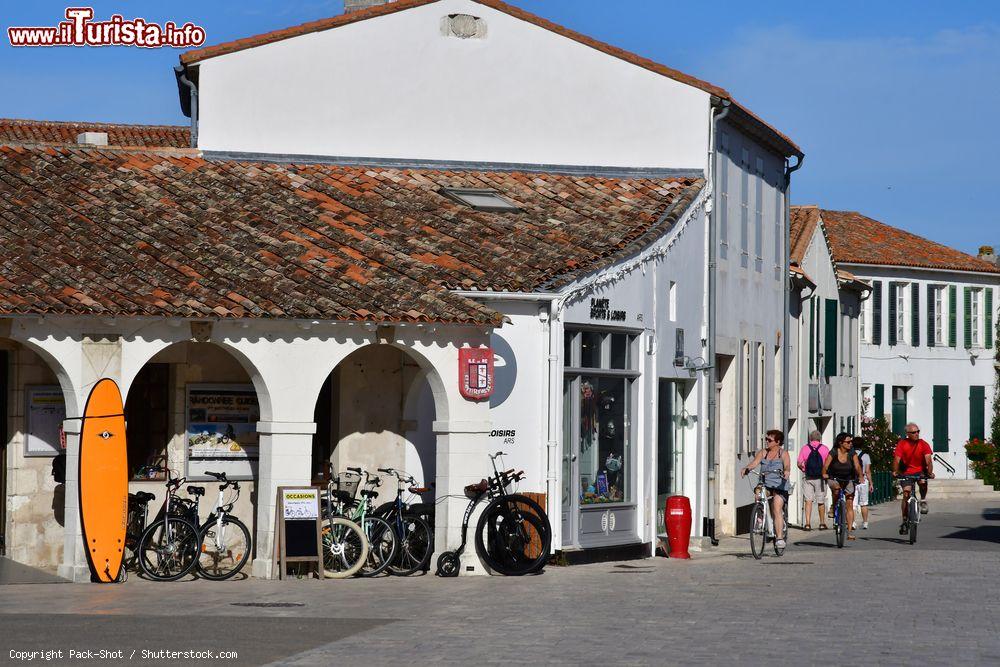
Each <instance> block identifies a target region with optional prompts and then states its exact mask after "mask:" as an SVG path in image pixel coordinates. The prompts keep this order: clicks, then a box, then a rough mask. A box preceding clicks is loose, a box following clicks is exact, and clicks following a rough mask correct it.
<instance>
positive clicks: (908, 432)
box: [906, 431, 920, 435]
mask: <svg viewBox="0 0 1000 667" xmlns="http://www.w3.org/2000/svg"><path fill="white" fill-rule="evenodd" d="M918 433H920V431H907V432H906V435H917V434H918Z"/></svg>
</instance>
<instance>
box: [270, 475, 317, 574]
mask: <svg viewBox="0 0 1000 667" xmlns="http://www.w3.org/2000/svg"><path fill="white" fill-rule="evenodd" d="M319 496H320V491H319V489H318V488H316V487H313V486H279V487H278V499H277V502H276V503H275V513H274V519H275V522H276V524H277V525H276V527H275V531H274V533H275V537H276V538H277V544H276V548H277V551H278V555H277V558H275V561H276V562H277V564H278V578H279V579H284V578H285V576H286V571H287V570H288V564H289V563H315V565H316V572H317V575H318V577H319V578H320V579H323V578H324V577H325V576H326V574H325V573H324V572H323V525H322V520H321V513H320V497H319Z"/></svg>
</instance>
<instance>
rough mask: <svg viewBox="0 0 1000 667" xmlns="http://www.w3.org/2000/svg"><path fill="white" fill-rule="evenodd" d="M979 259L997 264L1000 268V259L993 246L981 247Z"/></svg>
mask: <svg viewBox="0 0 1000 667" xmlns="http://www.w3.org/2000/svg"><path fill="white" fill-rule="evenodd" d="M979 259H982V260H985V261H987V262H989V263H990V264H996V265H997V266H1000V257H998V256H997V255H996V254H994V252H993V246H991V245H984V246H980V247H979Z"/></svg>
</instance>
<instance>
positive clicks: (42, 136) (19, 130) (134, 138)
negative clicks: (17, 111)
mask: <svg viewBox="0 0 1000 667" xmlns="http://www.w3.org/2000/svg"><path fill="white" fill-rule="evenodd" d="M81 132H107V133H108V144H110V145H112V146H130V147H166V148H187V147H189V146H190V145H191V129H190V128H187V127H183V126H180V125H126V124H122V123H76V122H63V121H52V120H23V119H18V118H0V143H46V144H75V143H76V137H77V135H78V134H80V133H81Z"/></svg>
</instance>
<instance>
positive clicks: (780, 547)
mask: <svg viewBox="0 0 1000 667" xmlns="http://www.w3.org/2000/svg"><path fill="white" fill-rule="evenodd" d="M774 546H776V547H778V548H779V549H784V548H785V541H784V540H778V541H777V542H775V543H774Z"/></svg>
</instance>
